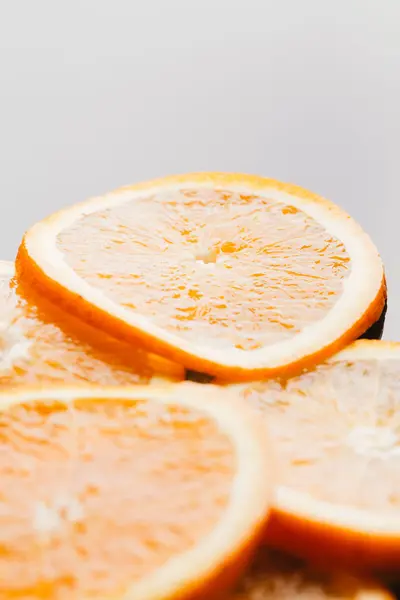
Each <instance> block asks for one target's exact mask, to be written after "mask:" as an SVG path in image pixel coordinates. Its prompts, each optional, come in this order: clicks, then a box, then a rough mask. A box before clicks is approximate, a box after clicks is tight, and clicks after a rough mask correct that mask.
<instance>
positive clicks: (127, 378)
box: [0, 261, 184, 389]
mask: <svg viewBox="0 0 400 600" xmlns="http://www.w3.org/2000/svg"><path fill="white" fill-rule="evenodd" d="M13 274H14V267H13V265H12V263H7V262H1V261H0V389H1V388H4V387H15V386H20V385H22V386H23V385H26V384H28V385H36V384H37V385H42V384H57V383H69V384H74V383H75V384H76V383H80V382H81V383H82V382H88V383H99V384H103V385H113V384H115V385H118V384H123V383H127V384H135V383H141V384H145V383H150V382H155V381H159V380H160V379H164V380H171V381H173V380H180V379H183V377H184V369H183V367H180V366H179V365H176V364H173V363H171V362H169V361H167V360H165V359H162V358H159V357H157V356H154V355H151V354H148V353H146V352H144V351H143V350H141V349H139V348H137V347H136V348H135V347H133V346H130V345H127V344H125V343H122V342H120V341H118V340H115V339H113V338H112V337H110V336H108V335H106V334H104V333H103V332H101V331H98V330H96V329H95V328H93V327H91V326H90V325H87V324H85V323H84V322H82V321H80V320H79V319H77V318H75V317H71V316H70V315H68V314H66V313H65V312H64V311H62V310H60V309H59V308H58V307H56V306H55V305H52V304H51V303H50V302H48V301H46V300H44V299H43V298H39V297H38V294H35V292H34V291H33V290H31V289H29V290H27V289H23V286H21V285H16V284H14V282H13V281H12V277H13Z"/></svg>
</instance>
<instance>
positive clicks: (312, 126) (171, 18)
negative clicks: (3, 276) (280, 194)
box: [0, 0, 400, 339]
mask: <svg viewBox="0 0 400 600" xmlns="http://www.w3.org/2000/svg"><path fill="white" fill-rule="evenodd" d="M0 9H1V10H0V108H1V110H0V164H1V176H0V198H1V207H2V212H1V215H2V216H1V224H0V227H1V229H0V231H1V235H0V257H2V258H10V259H11V258H13V257H14V254H15V251H16V248H17V245H18V242H19V240H20V237H21V235H22V233H23V231H24V230H25V229H26V228H27V227H28V226H29V225H30V224H31V223H33V222H34V221H35V220H37V219H40V218H41V217H43V216H45V215H46V214H48V213H50V212H52V211H54V210H56V209H57V208H60V207H62V206H64V205H66V204H68V203H71V202H76V201H78V200H82V199H84V198H85V197H86V196H89V195H94V194H97V193H101V192H104V191H107V190H109V189H111V188H113V187H116V186H118V185H121V184H125V183H129V182H133V181H138V180H141V179H146V178H150V177H154V176H159V175H164V174H168V173H177V172H184V171H190V170H227V171H235V170H236V171H247V172H252V173H259V174H265V175H269V176H272V177H276V178H280V179H282V180H288V181H293V182H296V183H299V184H301V185H304V186H306V187H309V188H312V189H313V190H315V191H317V192H319V193H321V194H323V195H325V196H328V197H330V198H331V199H333V200H335V201H336V202H338V203H340V204H342V205H343V206H344V207H345V208H346V209H347V210H348V211H350V212H351V213H352V214H353V215H354V216H355V217H356V218H357V219H358V220H359V221H360V222H361V223H362V224H363V226H364V227H365V228H366V229H367V230H368V231H369V232H370V233H371V235H372V236H373V237H374V239H375V241H376V243H377V245H378V247H379V249H380V251H381V253H382V255H383V258H384V260H385V262H386V264H387V272H388V279H389V297H390V299H391V301H390V305H389V306H390V310H389V320H388V328H387V337H390V338H395V337H396V338H398V339H400V258H399V255H400V223H399V221H400V200H399V190H398V187H399V185H398V181H399V162H400V3H399V2H398V0H359V1H356V0H275V1H268V0H260V1H258V2H255V1H252V0H243V1H239V0H230V1H226V2H225V1H222V0H201V1H191V0H181V1H178V0H158V1H155V0H141V1H140V2H139V1H135V0H68V1H65V2H64V1H63V0H58V1H57V0H25V1H21V0H12V1H11V0H0Z"/></svg>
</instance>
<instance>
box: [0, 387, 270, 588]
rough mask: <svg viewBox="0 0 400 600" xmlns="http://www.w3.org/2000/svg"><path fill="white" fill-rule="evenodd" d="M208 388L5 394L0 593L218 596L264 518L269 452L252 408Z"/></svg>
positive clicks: (232, 579) (1, 402) (0, 402)
mask: <svg viewBox="0 0 400 600" xmlns="http://www.w3.org/2000/svg"><path fill="white" fill-rule="evenodd" d="M204 395H205V389H204V386H197V385H196V384H181V385H179V384H177V385H173V386H169V387H168V388H157V387H155V386H153V387H152V386H144V387H141V386H136V387H135V386H134V387H128V386H125V387H116V386H115V387H112V388H105V387H103V386H101V387H100V386H99V387H97V386H93V387H88V386H82V387H81V388H67V387H60V388H52V389H47V390H38V389H36V391H35V390H22V389H21V390H20V391H18V392H17V393H14V394H7V393H4V392H2V394H1V397H0V407H1V412H0V432H1V437H0V449H1V451H0V477H1V481H2V492H1V496H0V548H1V552H0V590H1V591H2V592H3V594H2V597H6V598H11V597H12V598H14V597H18V598H20V597H24V598H25V597H29V598H32V599H33V598H51V599H52V600H58V599H59V598H61V599H64V598H71V597H73V598H75V599H77V600H79V599H84V598H89V597H90V598H92V597H96V598H97V597H101V598H112V599H113V600H116V599H118V598H124V599H129V600H156V599H157V600H161V599H168V600H170V599H172V598H179V600H183V599H186V598H188V599H189V598H190V599H192V598H221V595H222V593H224V592H225V591H226V589H229V588H230V586H231V585H233V584H235V583H236V578H238V577H240V575H241V574H242V570H243V568H245V566H246V564H247V561H248V560H249V558H250V557H251V553H252V550H253V548H254V545H255V544H256V543H257V541H258V538H259V535H260V531H261V529H262V526H263V524H264V525H265V519H266V517H267V514H268V506H269V500H270V498H269V496H270V486H271V481H270V479H271V476H270V459H269V448H268V443H267V440H266V436H265V427H263V426H262V425H260V423H259V420H258V419H257V418H256V415H255V414H254V413H253V411H251V410H249V409H248V407H246V406H245V405H241V404H240V403H239V404H238V405H236V406H235V407H234V409H233V405H232V401H231V398H229V400H226V399H225V398H224V394H223V393H221V390H219V389H212V388H208V389H207V401H205V397H204ZM232 409H233V410H232Z"/></svg>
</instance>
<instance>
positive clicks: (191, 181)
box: [17, 173, 386, 380]
mask: <svg viewBox="0 0 400 600" xmlns="http://www.w3.org/2000/svg"><path fill="white" fill-rule="evenodd" d="M17 266H18V273H19V277H20V278H21V280H23V281H28V282H29V283H30V284H34V285H36V286H37V287H38V288H39V289H41V290H43V291H44V292H45V293H46V294H48V295H49V296H51V297H53V298H55V299H57V302H59V303H61V304H63V305H64V306H65V307H66V308H67V309H68V310H69V311H71V312H75V313H77V314H79V315H80V316H81V317H83V318H85V319H87V320H90V321H91V322H92V323H93V324H95V325H96V326H98V327H100V328H102V329H104V330H105V331H108V332H110V333H112V334H113V335H116V336H119V337H121V338H123V339H125V340H127V341H132V340H137V339H139V340H140V341H141V342H142V343H144V344H145V345H146V347H147V348H148V349H149V350H151V351H153V352H156V353H157V354H162V355H165V356H167V357H168V358H170V359H171V360H175V361H178V362H182V363H183V364H185V366H186V367H188V368H189V369H193V370H196V371H200V372H206V373H210V374H213V375H217V376H220V377H222V376H223V377H225V378H230V380H233V379H236V378H237V379H240V378H241V379H250V378H254V377H255V376H256V375H258V376H260V377H261V376H266V375H276V374H278V373H282V372H283V371H285V372H287V373H289V372H290V373H293V372H294V371H295V370H296V369H300V367H303V366H305V365H306V364H312V363H313V362H315V361H321V360H322V359H323V358H324V357H326V356H328V355H329V354H333V352H334V351H335V350H337V349H339V348H341V347H343V346H344V345H346V344H347V343H348V342H350V341H352V340H353V339H356V338H357V337H358V336H359V335H361V334H362V333H363V332H364V331H365V330H366V329H368V327H369V326H370V325H371V324H372V323H373V322H374V321H376V320H377V318H378V317H379V315H380V314H381V312H382V310H383V307H384V304H385V295H386V290H385V281H384V274H383V268H382V263H381V260H380V258H379V255H378V253H377V251H376V249H375V247H374V245H373V244H372V242H371V240H370V239H369V238H368V236H367V235H366V234H365V233H364V232H363V231H362V230H361V229H360V227H359V226H358V225H357V224H356V223H355V222H354V221H353V220H352V219H351V218H350V217H349V216H348V215H347V214H345V213H344V212H343V211H342V210H340V209H339V208H338V207H336V206H335V205H333V204H331V203H330V202H328V201H326V200H323V199H322V198H319V197H317V196H315V195H314V194H311V193H309V192H306V191H305V190H303V189H300V188H298V187H295V186H291V185H285V184H281V183H278V182H276V181H272V180H269V179H263V178H260V177H252V176H245V175H227V174H220V173H208V174H190V175H185V176H181V177H170V178H165V179H161V180H156V181H153V182H149V183H145V184H141V185H136V186H132V187H127V188H123V189H121V190H118V191H116V192H113V193H110V194H108V195H106V196H104V197H100V198H94V199H92V200H89V201H87V202H84V203H82V204H80V205H77V206H73V207H71V208H67V209H66V210H64V211H62V212H60V213H58V214H56V215H54V216H52V217H50V218H48V219H47V220H45V221H43V222H41V223H38V224H37V225H35V226H34V227H33V228H32V229H31V230H30V231H29V232H28V233H27V234H26V235H25V238H24V241H23V243H22V245H21V247H20V250H19V255H18V259H17Z"/></svg>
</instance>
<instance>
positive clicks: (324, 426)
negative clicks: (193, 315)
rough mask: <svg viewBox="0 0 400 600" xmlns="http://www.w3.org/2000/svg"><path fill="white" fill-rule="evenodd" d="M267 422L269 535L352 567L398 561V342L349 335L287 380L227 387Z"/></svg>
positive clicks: (394, 565)
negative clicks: (273, 462) (335, 350)
mask: <svg viewBox="0 0 400 600" xmlns="http://www.w3.org/2000/svg"><path fill="white" fill-rule="evenodd" d="M232 389H235V390H236V391H237V392H239V394H240V395H241V396H242V397H243V398H245V399H246V400H247V401H248V402H249V403H250V404H251V405H253V406H255V407H257V408H258V409H259V410H260V411H261V412H262V413H263V414H264V415H265V419H266V422H267V424H268V427H269V430H270V434H271V437H272V440H273V442H274V444H275V450H276V455H277V460H278V467H279V468H278V473H279V479H280V481H279V484H280V485H279V486H278V488H277V491H276V497H275V505H274V508H275V510H274V512H273V516H272V518H271V521H270V526H269V527H268V536H269V538H268V539H269V540H270V542H271V543H273V544H276V545H278V546H280V547H282V548H286V549H290V550H291V551H293V552H295V553H297V554H299V555H303V556H306V557H308V558H312V559H315V558H318V557H322V556H323V557H325V559H326V560H329V559H332V560H334V561H335V564H338V563H339V562H342V563H344V564H352V565H355V566H356V567H358V568H361V567H368V568H373V569H377V570H388V571H389V570H396V569H398V565H399V564H400V344H394V343H388V342H381V341H375V342H374V341H364V340H363V341H359V342H356V343H354V344H353V345H351V346H349V348H348V349H346V350H344V351H343V352H341V353H340V354H338V355H336V356H335V357H333V358H331V359H330V360H329V361H327V362H326V363H325V364H322V365H320V366H318V367H316V368H315V370H313V371H310V372H308V373H307V372H305V373H304V374H302V375H301V376H298V377H294V378H292V379H288V380H277V381H273V380H271V381H264V382H258V383H251V384H240V385H237V386H232Z"/></svg>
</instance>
